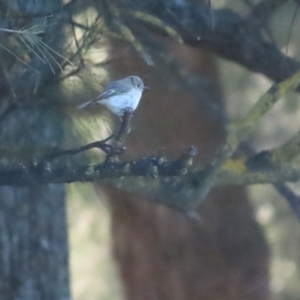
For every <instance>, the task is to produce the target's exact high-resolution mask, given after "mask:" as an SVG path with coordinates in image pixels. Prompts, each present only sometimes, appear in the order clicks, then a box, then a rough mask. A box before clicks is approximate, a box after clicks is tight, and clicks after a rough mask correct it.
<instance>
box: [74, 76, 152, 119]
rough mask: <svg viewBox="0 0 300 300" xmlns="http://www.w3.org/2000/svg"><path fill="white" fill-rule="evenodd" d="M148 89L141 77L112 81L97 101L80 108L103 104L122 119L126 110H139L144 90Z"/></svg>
mask: <svg viewBox="0 0 300 300" xmlns="http://www.w3.org/2000/svg"><path fill="white" fill-rule="evenodd" d="M147 88H148V87H146V86H145V85H144V83H143V80H142V79H141V78H140V77H138V76H128V77H126V78H124V79H120V80H116V81H112V82H111V83H110V84H108V85H107V87H106V88H105V89H104V91H103V92H102V93H101V94H100V95H99V96H98V97H97V98H96V99H94V100H91V101H88V102H85V103H83V104H81V105H80V106H78V108H79V109H81V108H84V107H87V106H89V105H93V104H103V105H105V106H106V107H107V108H108V109H109V110H110V111H111V112H112V113H114V114H116V115H118V116H120V117H121V116H123V114H124V111H125V109H126V108H131V109H132V110H133V111H134V110H135V109H136V108H137V106H138V104H139V102H140V99H141V97H142V93H143V90H144V89H147Z"/></svg>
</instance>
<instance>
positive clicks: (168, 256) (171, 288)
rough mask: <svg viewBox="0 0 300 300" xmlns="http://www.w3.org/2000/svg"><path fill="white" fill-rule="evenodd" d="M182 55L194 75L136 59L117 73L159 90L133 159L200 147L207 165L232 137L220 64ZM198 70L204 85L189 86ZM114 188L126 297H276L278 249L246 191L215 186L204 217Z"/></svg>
mask: <svg viewBox="0 0 300 300" xmlns="http://www.w3.org/2000/svg"><path fill="white" fill-rule="evenodd" d="M170 45H171V46H170ZM166 46H167V47H172V43H171V42H170V43H166ZM170 51H171V50H170ZM172 53H173V55H175V56H176V59H177V62H178V64H177V67H178V65H179V66H180V65H182V66H184V67H185V69H183V70H184V71H185V72H186V74H187V75H186V76H187V77H185V76H183V77H182V78H175V77H176V76H174V72H173V71H172V68H169V67H166V65H163V64H162V65H161V66H160V67H159V66H157V68H155V69H154V70H153V69H150V68H147V69H146V70H145V69H143V68H142V67H141V66H140V65H139V63H138V61H139V59H138V58H133V57H132V56H130V55H127V56H126V57H125V56H124V57H120V61H118V64H117V67H116V69H117V68H119V67H121V68H120V69H118V70H120V71H116V72H118V75H116V77H122V76H123V75H124V74H123V70H128V69H129V70H130V72H131V73H132V74H137V75H140V76H141V77H142V78H143V79H144V81H145V83H146V85H149V86H150V87H151V90H149V92H148V94H147V93H145V95H144V97H143V99H142V103H141V105H140V107H139V109H138V110H137V112H136V113H135V116H134V121H133V125H132V131H131V133H130V136H129V138H128V141H127V148H128V151H129V152H130V156H131V157H135V156H139V155H140V154H141V153H143V154H147V153H148V154H154V153H155V151H157V150H158V149H159V148H160V147H164V149H165V152H166V153H167V154H169V155H170V156H172V155H176V154H178V153H179V152H180V151H182V149H184V148H185V147H187V146H189V145H195V146H196V147H197V148H198V149H199V154H198V155H197V160H198V163H199V162H201V163H203V162H208V161H210V160H211V159H212V158H213V156H214V155H215V152H216V150H217V149H218V146H219V145H221V143H222V141H224V138H225V131H224V124H225V121H224V120H225V119H226V118H224V110H223V107H222V106H223V104H222V95H221V92H220V86H219V82H218V75H217V71H216V66H215V62H214V59H213V57H211V56H210V55H208V54H205V53H199V52H198V51H193V50H191V49H189V48H188V47H184V46H182V47H175V48H172ZM122 67H123V68H122ZM192 76H197V77H196V79H195V77H194V80H198V82H197V81H196V83H194V84H192V85H190V86H189V82H190V81H189V80H190V79H191V78H192ZM107 190H108V195H109V197H110V202H111V206H112V234H113V245H114V251H115V256H116V259H117V261H118V263H119V267H120V274H121V278H122V281H123V284H124V286H125V291H126V299H130V300H135V299H136V300H140V299H144V300H147V299H149V300H152V299H164V300H165V299H172V300H174V299H178V300H179V299H180V300H183V299H187V300H192V299H205V300H206V299H207V300H215V299H228V300H233V299H244V300H252V299H253V300H258V299H259V300H265V299H268V296H269V288H268V246H267V244H266V241H265V238H264V236H263V233H262V230H261V228H260V227H259V225H258V224H257V223H256V221H255V219H254V217H253V212H252V209H251V206H250V205H249V202H248V199H247V195H246V192H245V190H244V189H243V188H239V187H227V188H222V189H218V190H214V191H213V192H212V193H211V194H210V195H209V197H208V198H207V199H206V200H205V202H204V203H203V204H202V205H201V206H200V207H199V210H198V212H199V214H200V222H199V223H198V222H196V221H194V220H191V219H189V218H188V217H187V216H185V215H183V214H180V213H177V212H174V211H172V210H169V209H167V208H165V207H163V206H160V205H155V204H151V203H148V202H147V201H146V200H144V199H140V197H138V196H136V195H129V194H126V193H125V192H123V191H119V190H113V189H112V188H109V189H107Z"/></svg>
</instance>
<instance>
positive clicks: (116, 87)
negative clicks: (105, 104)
mask: <svg viewBox="0 0 300 300" xmlns="http://www.w3.org/2000/svg"><path fill="white" fill-rule="evenodd" d="M130 89H131V87H130V86H128V85H127V84H124V83H122V82H119V80H118V81H114V82H112V83H110V84H109V85H108V86H107V87H106V89H105V90H104V91H103V93H101V94H100V95H99V96H98V97H97V98H96V100H95V101H99V100H104V99H107V98H110V97H113V96H116V95H121V94H124V93H127V92H129V91H130Z"/></svg>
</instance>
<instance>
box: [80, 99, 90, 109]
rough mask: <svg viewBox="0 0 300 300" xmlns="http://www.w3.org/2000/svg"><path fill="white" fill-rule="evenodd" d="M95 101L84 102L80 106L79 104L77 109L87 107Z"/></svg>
mask: <svg viewBox="0 0 300 300" xmlns="http://www.w3.org/2000/svg"><path fill="white" fill-rule="evenodd" d="M93 101H94V100H91V101H87V102H84V103H82V104H80V105H79V106H77V109H82V108H85V107H87V106H89V105H91V104H92V103H93Z"/></svg>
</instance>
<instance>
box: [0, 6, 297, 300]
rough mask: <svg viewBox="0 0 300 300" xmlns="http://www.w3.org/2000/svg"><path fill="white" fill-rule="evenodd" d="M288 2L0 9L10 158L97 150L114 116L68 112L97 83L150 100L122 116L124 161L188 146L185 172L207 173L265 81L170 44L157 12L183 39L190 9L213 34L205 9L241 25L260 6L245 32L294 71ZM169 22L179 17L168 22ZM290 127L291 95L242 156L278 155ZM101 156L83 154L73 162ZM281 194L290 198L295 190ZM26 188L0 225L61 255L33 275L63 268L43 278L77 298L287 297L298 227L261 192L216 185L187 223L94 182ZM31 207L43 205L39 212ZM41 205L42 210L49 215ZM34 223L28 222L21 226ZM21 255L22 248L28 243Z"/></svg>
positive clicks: (282, 202) (99, 110)
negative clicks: (54, 246)
mask: <svg viewBox="0 0 300 300" xmlns="http://www.w3.org/2000/svg"><path fill="white" fill-rule="evenodd" d="M299 5H300V3H299V2H298V1H296V0H295V1H292V0H290V1H283V0H281V1H268V0H261V1H259V0H243V1H241V0H223V1H213V0H211V1H210V3H208V1H201V0H199V1H197V0H193V1H192V0H190V1H188V0H181V1H176V0H165V1H159V0H157V1H138V0H131V1H129V0H127V1H126V0H113V1H104V0H103V1H93V0H86V1H81V0H72V1H60V0H55V1H50V0H48V1H47V0H43V1H41V0H40V1H34V0H32V1H28V2H27V3H26V4H24V3H23V4H21V3H20V2H19V1H17V0H16V1H5V0H2V1H0V7H1V8H2V12H1V16H0V17H1V19H0V21H1V27H2V28H3V30H2V31H0V43H1V57H0V67H1V74H0V76H1V82H2V83H1V84H0V93H1V97H2V98H1V99H2V100H1V114H0V121H1V124H2V129H1V132H0V133H1V140H2V141H3V144H4V145H5V147H6V148H7V149H9V151H10V152H11V153H13V154H14V153H15V152H16V148H17V150H18V149H21V150H22V154H21V157H18V159H21V160H22V161H26V160H28V157H27V156H26V153H27V152H26V151H24V150H23V149H25V150H26V149H28V150H27V151H28V153H29V154H30V155H32V153H34V155H37V156H38V155H43V153H42V154H40V153H39V151H40V150H41V149H42V148H43V147H53V146H59V147H62V148H66V149H67V148H72V147H76V146H79V145H82V144H84V143H89V142H93V141H96V140H101V139H103V138H105V137H107V136H109V135H110V134H111V133H112V132H115V130H116V129H117V128H118V126H119V125H120V121H119V119H118V118H116V117H115V116H112V115H111V114H110V113H109V112H108V111H107V110H106V109H105V108H103V107H101V106H97V107H91V108H87V109H85V110H82V111H79V110H77V106H78V105H79V104H81V103H83V102H84V101H86V100H89V99H93V98H94V97H95V96H97V94H98V93H99V92H100V91H101V90H102V89H103V88H104V87H105V85H106V84H107V83H108V82H110V81H112V80H116V79H120V78H123V77H125V76H128V75H138V76H140V77H141V78H142V79H143V81H144V83H145V84H146V85H147V86H149V87H150V89H149V90H147V91H145V92H144V94H143V97H142V100H141V102H140V105H139V107H138V109H137V110H136V112H135V114H134V117H133V121H132V130H131V133H130V135H129V136H128V138H127V140H126V148H127V152H126V154H125V155H124V157H122V159H124V160H126V159H127V160H128V159H136V158H139V157H142V156H147V155H153V154H157V153H158V151H159V150H161V149H162V150H163V152H164V154H165V155H166V157H167V158H169V159H174V158H176V157H178V156H179V155H180V153H182V152H183V151H184V150H185V149H186V148H187V147H189V146H190V145H194V146H196V147H197V149H198V154H197V156H196V159H195V163H194V166H193V167H194V168H197V167H199V166H202V165H204V164H208V163H209V162H211V160H212V159H213V158H214V157H215V154H216V152H217V150H218V149H219V148H220V146H221V145H222V144H223V143H224V140H225V137H226V132H225V125H226V124H227V123H228V122H230V121H232V120H237V119H240V118H243V116H244V115H245V114H246V113H247V112H248V111H249V110H250V108H251V107H252V105H253V104H254V103H255V102H256V101H257V100H258V98H259V97H260V96H261V95H262V94H263V93H264V92H265V91H267V90H268V88H269V87H270V86H271V84H272V80H271V79H269V78H267V77H266V76H265V75H262V74H259V73H254V72H252V71H249V70H247V69H246V68H245V67H244V66H242V65H239V64H237V63H234V62H231V61H228V60H225V59H224V58H221V57H219V56H218V55H216V54H215V53H213V51H211V49H207V48H206V47H205V45H204V47H201V46H193V45H187V43H184V42H181V41H180V39H179V38H178V36H177V34H176V30H175V29H174V28H173V29H172V28H171V29H172V30H171V29H170V28H169V27H168V26H169V25H168V23H164V22H163V20H169V19H168V17H166V15H167V13H171V15H173V16H175V19H176V20H177V21H178V22H182V24H184V26H183V27H185V29H186V30H187V31H189V30H190V29H189V28H188V26H189V24H190V23H192V21H191V20H189V18H190V16H191V15H192V13H191V12H194V13H195V14H197V13H199V15H201V16H204V19H205V18H206V19H209V20H211V21H209V22H211V23H209V24H214V14H215V13H216V12H217V11H221V15H222V11H223V10H224V11H225V12H226V11H227V10H229V11H232V12H234V13H235V14H237V15H232V17H234V16H239V17H240V18H245V19H246V18H247V16H250V17H251V13H253V12H254V11H255V10H257V8H260V9H261V10H260V11H259V12H260V14H261V15H260V18H257V20H259V22H258V23H259V24H258V25H257V26H258V28H259V30H258V32H259V33H260V34H261V35H262V36H263V38H264V40H265V41H266V42H268V43H270V44H272V45H275V46H276V47H278V49H279V50H280V51H281V52H282V53H283V54H285V55H287V56H290V57H292V58H294V59H295V61H299V55H300V54H299V51H298V50H299V47H300V40H299V34H298V29H299V26H300V9H299ZM174 7H175V8H176V9H174ZM225 9H227V10H225ZM141 11H142V12H143V13H144V14H140V15H139V14H138V13H137V12H141ZM178 11H179V12H182V13H178V15H176V14H175V13H176V12H178ZM257 11H258V10H257ZM221 15H218V13H216V15H215V18H218V17H220V16H221ZM192 16H193V15H192ZM230 16H231V15H230ZM165 17H166V18H165ZM164 18H165V19H164ZM210 18H211V19H210ZM160 21H161V22H160ZM215 21H216V26H218V24H217V23H218V19H215ZM236 26H238V25H236ZM199 27H201V20H199ZM195 32H196V30H195V31H194V32H192V33H193V34H196V33H195ZM261 63H262V65H263V63H264V62H261ZM299 116H300V115H299V96H298V95H297V94H289V95H288V96H286V97H284V98H283V99H281V100H280V101H279V102H278V103H277V104H276V105H275V107H274V108H273V109H272V110H271V111H270V112H269V113H268V114H267V115H266V116H265V117H264V118H263V119H262V120H261V121H260V122H259V124H257V127H256V129H255V131H254V132H253V133H252V134H251V136H250V138H249V139H248V140H247V143H248V145H249V146H250V147H251V148H252V149H254V150H255V151H260V150H263V149H270V148H274V147H279V146H280V145H282V144H283V143H284V142H286V141H287V140H289V138H291V137H292V136H293V134H295V133H296V132H298V131H299V128H300V117H299ZM25 152H26V153H25ZM16 153H18V152H16ZM17 155H19V154H17ZM103 159H104V156H103V154H102V153H100V151H96V150H92V151H89V153H85V154H80V155H78V157H77V158H74V162H75V163H78V162H99V160H100V161H101V160H103ZM289 186H290V188H291V189H292V190H293V191H295V193H296V194H297V192H298V191H299V185H298V184H295V183H294V184H290V185H289ZM53 189H54V191H53ZM30 191H31V193H29V194H28V192H27V191H26V190H25V189H23V190H22V188H2V189H1V191H0V196H1V198H2V199H9V200H3V203H4V204H3V206H2V210H3V211H6V210H7V209H8V208H9V209H10V211H11V214H5V217H4V219H5V218H7V219H6V220H7V222H8V223H9V222H11V221H10V220H12V219H14V220H15V222H14V224H11V225H9V226H11V228H12V229H11V231H12V232H13V230H15V231H16V232H19V231H20V229H19V228H20V227H22V226H23V225H22V226H21V225H20V224H23V223H22V222H24V224H26V226H25V227H26V228H27V227H28V228H29V229H28V231H26V230H25V231H24V232H23V238H24V240H28V235H30V236H31V237H30V239H31V238H32V239H33V240H34V239H35V238H36V239H37V240H40V239H41V238H40V235H41V234H42V235H43V236H44V237H47V239H48V238H49V236H51V239H49V241H50V242H49V243H50V244H51V243H52V242H53V241H54V242H55V243H56V242H57V239H58V240H59V242H57V243H58V244H59V245H63V249H64V250H63V251H61V250H57V253H56V252H55V251H53V253H56V254H55V255H57V256H56V259H53V260H52V261H51V262H47V266H48V264H49V266H54V265H56V266H57V265H60V264H61V266H62V268H63V271H61V273H60V274H56V275H53V278H59V279H57V282H60V283H59V284H61V285H65V286H67V285H69V284H70V289H71V294H72V296H73V298H74V299H75V300H81V299H82V300H83V299H89V300H93V299H116V300H118V299H120V300H121V299H180V300H181V299H189V300H192V299H205V300H206V299H208V300H213V299H225V300H226V299H228V300H229V299H230V300H233V299H256V300H258V299H278V300H279V299H283V300H285V299H286V300H292V299H295V300H296V299H299V294H300V285H299V284H298V283H299V280H300V274H299V267H300V266H299V264H300V256H299V251H298V249H299V247H300V224H299V220H297V218H296V216H295V215H294V214H293V212H292V211H291V209H290V207H289V205H288V203H287V201H286V199H284V198H283V197H282V196H280V195H279V194H278V193H277V191H276V190H275V189H274V187H272V186H271V185H256V186H248V187H237V186H230V187H222V188H215V189H214V190H213V191H212V192H211V193H210V195H209V196H208V197H207V199H205V201H203V202H202V203H201V205H200V206H199V208H198V210H197V211H198V212H199V215H200V219H201V222H200V223H199V224H195V222H193V221H192V220H190V219H189V218H187V217H186V216H185V215H184V214H182V213H179V212H176V211H173V210H172V209H169V208H167V207H164V206H163V205H159V204H154V203H152V202H150V201H149V199H147V196H145V195H144V196H141V195H139V194H138V193H127V192H125V191H123V190H121V189H117V188H116V187H114V186H113V185H104V184H103V183H101V182H99V183H94V184H88V183H72V184H69V185H68V186H63V185H55V187H54V186H53V185H49V186H47V187H43V188H41V189H40V190H38V191H36V190H35V187H34V186H33V187H31V188H30ZM8 195H13V196H9V197H8ZM28 195H29V196H28ZM43 195H47V197H48V200H47V199H45V203H44V202H42V203H43V206H42V207H40V206H41V205H42V204H41V201H40V200H41V199H42V198H43V197H44V196H43ZM51 195H53V196H51ZM149 196H151V195H149ZM32 199H35V201H32ZM49 199H56V200H55V201H56V202H55V203H53V202H52V204H51V205H49ZM27 201H28V203H27ZM51 201H52V200H51ZM51 201H50V202H51ZM64 201H66V206H64V203H65V202H64ZM24 203H27V204H24ZM36 206H37V207H40V210H39V209H38V208H36ZM12 207H14V209H15V210H16V211H18V213H14V212H13V209H12ZM20 207H21V208H22V209H20ZM28 207H29V208H28ZM42 211H45V213H42V214H41V216H40V217H37V218H35V217H30V216H32V215H35V214H39V213H41V212H42ZM58 212H59V213H58ZM54 215H55V218H57V221H54V220H53V216H54ZM6 216H7V217H6ZM28 220H29V221H28ZM66 220H67V221H66ZM4 223H5V222H4ZM9 224H10V223H9ZM1 226H2V225H1ZM30 228H31V230H30ZM40 228H42V230H40ZM49 228H51V229H49ZM34 230H37V233H36V234H32V232H35V231H34ZM30 232H31V233H30ZM49 232H51V234H50V233H49ZM67 235H68V238H67ZM32 236H33V237H32ZM52 239H53V240H52ZM11 240H13V239H11ZM20 240H21V238H20ZM67 240H68V241H69V246H67ZM1 243H2V249H3V245H4V242H3V240H2V242H1ZM5 243H6V242H5ZM21 244H22V243H20V249H21V248H22V249H23V250H24V247H27V246H26V245H27V244H26V243H25V242H24V245H25V244H26V245H25V246H24V245H23V246H22V245H21ZM29 244H30V243H29ZM21 246H22V247H21ZM40 248H41V249H40ZM50 248H51V247H50ZM0 249H1V247H0ZM26 249H27V248H26ZM28 249H29V250H28V251H34V253H35V257H34V258H30V263H28V262H27V263H23V262H22V263H20V265H22V266H23V265H24V270H27V269H28V264H29V265H30V264H32V265H34V266H36V268H37V269H36V270H38V267H37V265H38V263H37V261H39V259H40V255H41V257H42V255H43V254H37V253H39V251H40V250H41V253H42V250H43V247H42V246H39V247H37V248H35V249H34V250H30V249H31V246H30V245H29V246H28ZM18 251H20V253H22V251H21V250H18ZM43 251H44V250H43ZM68 254H69V270H70V279H69V277H68V274H67V270H68ZM61 255H63V257H62V258H60V256H61ZM16 256H17V255H16ZM43 260H44V258H43ZM20 261H21V258H20ZM59 262H61V263H59ZM15 264H17V260H16V262H15ZM22 268H23V267H22ZM15 269H16V268H15ZM33 269H34V268H33ZM49 269H51V267H49ZM54 269H55V268H54ZM13 270H14V269H13V267H11V272H12V273H13V272H14V271H13ZM16 270H18V272H19V273H20V269H16ZM51 270H52V269H51ZM3 272H4V271H3ZM18 272H16V273H18ZM24 272H25V271H24ZM26 272H27V271H26ZM51 272H52V271H51ZM55 272H56V271H55V270H53V274H55ZM3 274H4V273H2V274H1V273H0V276H7V275H5V274H4V275H3ZM61 274H63V275H61ZM14 276H16V277H18V280H19V281H20V282H22V280H23V278H22V277H20V275H14ZM32 276H33V275H32ZM33 278H34V276H33ZM61 278H64V279H63V280H62V283H61ZM46 282H47V281H46ZM33 286H35V285H33ZM4 287H5V288H6V289H7V290H9V289H11V285H9V284H8V285H7V286H5V285H4ZM0 288H1V286H0ZM66 290H67V289H66ZM22 293H23V294H22ZM22 293H21V295H23V296H22V297H23V298H22V297H21V298H19V299H48V298H49V299H51V297H52V299H60V296H58V295H56V296H53V295H54V294H53V293H52V292H49V291H48V292H45V295H47V297H42V296H41V297H40V298H39V297H38V296H37V297H36V298H34V297H35V296H32V297H31V298H30V297H28V294H26V293H27V292H22ZM65 293H66V294H68V293H69V292H65ZM26 295H27V298H26ZM49 295H50V296H49ZM53 297H54V298H53ZM7 299H9V298H7ZM11 299H13V298H11Z"/></svg>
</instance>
